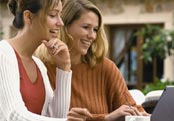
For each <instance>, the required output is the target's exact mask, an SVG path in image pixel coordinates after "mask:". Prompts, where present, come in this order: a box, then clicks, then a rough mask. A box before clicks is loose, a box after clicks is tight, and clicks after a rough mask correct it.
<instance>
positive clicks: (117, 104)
mask: <svg viewBox="0 0 174 121" xmlns="http://www.w3.org/2000/svg"><path fill="white" fill-rule="evenodd" d="M62 20H63V22H64V27H63V28H62V29H61V34H60V38H61V40H62V41H64V42H65V43H66V44H67V45H68V47H69V51H70V57H71V66H72V67H71V69H72V72H73V74H72V87H71V88H72V93H71V111H70V112H69V114H68V120H76V121H78V120H81V119H85V120H86V119H87V120H88V119H89V120H96V121H99V120H105V121H115V120H119V121H120V120H121V119H124V117H125V116H126V115H146V114H147V113H146V112H145V111H144V109H143V108H142V107H141V106H138V105H136V103H135V101H134V100H133V98H132V97H131V95H130V93H129V91H128V88H127V85H126V83H125V80H124V79H123V76H122V75H121V73H120V71H119V69H118V68H117V66H116V65H115V64H114V63H113V62H112V61H111V60H109V59H108V58H106V57H105V55H106V53H107V50H108V43H107V42H108V41H107V39H106V37H105V33H104V29H103V23H102V15H101V12H100V11H99V9H98V8H97V7H96V6H95V5H94V4H92V3H91V2H90V1H87V0H67V2H66V3H65V4H64V6H63V11H62ZM46 53H47V52H46V49H44V48H43V47H40V48H39V49H38V50H37V52H36V54H37V56H39V57H40V58H41V59H42V60H43V61H44V63H45V64H46V66H47V68H48V70H49V71H48V72H49V73H48V75H49V77H50V80H52V81H51V84H52V87H53V88H55V82H54V78H55V66H54V62H53V61H51V58H48V56H47V54H46ZM130 106H131V108H130ZM86 109H87V110H86ZM91 115H92V116H91Z"/></svg>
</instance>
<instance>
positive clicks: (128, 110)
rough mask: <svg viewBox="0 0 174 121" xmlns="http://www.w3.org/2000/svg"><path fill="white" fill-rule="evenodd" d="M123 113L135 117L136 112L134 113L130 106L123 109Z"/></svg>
mask: <svg viewBox="0 0 174 121" xmlns="http://www.w3.org/2000/svg"><path fill="white" fill-rule="evenodd" d="M125 112H127V113H129V114H130V115H133V116H135V115H136V112H135V111H134V109H133V107H132V106H126V107H125Z"/></svg>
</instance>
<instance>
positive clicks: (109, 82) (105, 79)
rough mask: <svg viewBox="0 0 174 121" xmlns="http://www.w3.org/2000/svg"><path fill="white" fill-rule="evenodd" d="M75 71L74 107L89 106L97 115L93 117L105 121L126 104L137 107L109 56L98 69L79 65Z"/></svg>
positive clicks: (75, 67)
mask: <svg viewBox="0 0 174 121" xmlns="http://www.w3.org/2000/svg"><path fill="white" fill-rule="evenodd" d="M72 72H73V76H72V94H71V107H82V108H87V109H88V110H89V111H90V112H91V113H92V114H93V116H94V118H93V119H89V120H93V121H94V120H95V121H102V120H104V117H105V115H107V114H108V113H111V112H113V111H114V110H116V109H117V108H119V107H120V106H121V105H123V104H125V105H126V104H127V105H132V106H136V104H135V101H134V100H133V98H132V97H131V95H130V93H129V91H128V88H127V85H126V83H125V80H124V78H123V76H122V75H121V73H120V71H119V70H118V68H117V66H116V65H115V64H114V63H113V62H112V61H111V60H109V59H107V58H105V59H104V60H103V61H102V62H101V63H99V64H97V65H96V66H95V67H94V68H90V67H89V65H87V64H79V65H76V66H74V67H73V68H72ZM140 107H141V106H140ZM141 108H142V107H141Z"/></svg>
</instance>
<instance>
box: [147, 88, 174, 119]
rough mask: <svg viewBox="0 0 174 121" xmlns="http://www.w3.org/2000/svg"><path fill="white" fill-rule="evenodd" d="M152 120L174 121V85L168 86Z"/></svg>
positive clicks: (154, 111) (153, 113)
mask: <svg viewBox="0 0 174 121" xmlns="http://www.w3.org/2000/svg"><path fill="white" fill-rule="evenodd" d="M150 121H174V86H166V88H165V89H164V91H163V93H162V95H161V97H160V98H159V101H158V103H157V105H156V106H155V109H154V110H153V112H152V115H151V119H150Z"/></svg>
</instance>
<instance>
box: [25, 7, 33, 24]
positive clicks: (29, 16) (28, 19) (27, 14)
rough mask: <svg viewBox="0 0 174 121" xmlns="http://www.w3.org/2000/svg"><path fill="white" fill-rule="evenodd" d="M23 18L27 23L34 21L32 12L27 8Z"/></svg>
mask: <svg viewBox="0 0 174 121" xmlns="http://www.w3.org/2000/svg"><path fill="white" fill-rule="evenodd" d="M23 18H24V22H25V23H28V24H31V23H32V13H31V12H30V11H29V10H25V11H24V12H23Z"/></svg>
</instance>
